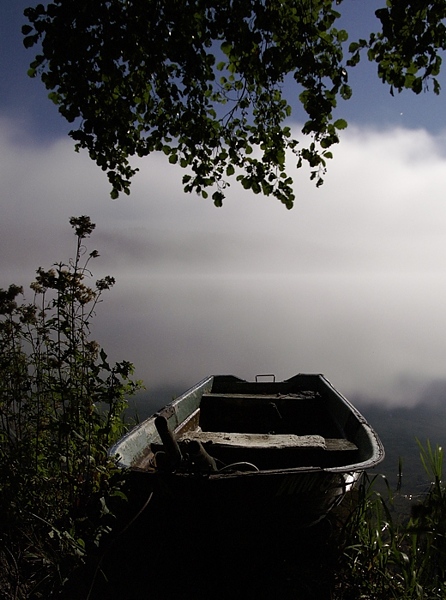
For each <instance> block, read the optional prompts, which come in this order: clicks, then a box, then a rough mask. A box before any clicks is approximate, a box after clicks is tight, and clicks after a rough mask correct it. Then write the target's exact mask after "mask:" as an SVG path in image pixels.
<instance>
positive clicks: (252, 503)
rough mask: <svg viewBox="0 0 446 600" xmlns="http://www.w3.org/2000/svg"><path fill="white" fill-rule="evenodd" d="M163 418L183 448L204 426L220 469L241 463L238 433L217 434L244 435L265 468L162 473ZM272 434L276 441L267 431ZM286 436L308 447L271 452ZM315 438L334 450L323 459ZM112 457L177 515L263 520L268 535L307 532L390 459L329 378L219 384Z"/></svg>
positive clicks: (142, 490)
mask: <svg viewBox="0 0 446 600" xmlns="http://www.w3.org/2000/svg"><path fill="white" fill-rule="evenodd" d="M228 390H229V391H228ZM241 392H243V395H242V394H241ZM305 394H306V395H305ZM311 394H313V396H314V397H313V396H311ZM310 396H311V398H310ZM271 398H272V400H271ZM273 413H274V414H273ZM275 413H277V414H278V416H275ZM159 415H163V416H164V418H165V419H166V422H167V423H168V427H169V429H170V430H171V431H172V433H173V436H174V437H175V438H176V439H178V438H180V439H181V436H183V438H184V437H186V438H187V435H188V432H196V431H198V432H200V431H201V427H200V424H201V425H203V427H204V428H205V429H206V431H207V432H209V433H207V437H206V439H208V438H209V437H211V438H212V436H214V438H215V440H216V443H214V444H212V443H209V444H208V445H206V448H208V449H209V451H210V452H212V453H213V454H214V456H216V457H217V459H218V458H224V459H226V457H228V456H229V457H232V456H233V455H235V456H237V452H238V451H239V448H238V447H236V448H235V449H234V448H233V447H232V446H231V443H232V444H234V443H235V444H237V443H238V442H234V440H233V439H231V434H230V433H228V434H224V435H223V434H221V433H212V432H214V431H219V430H220V429H222V430H223V431H228V430H229V431H231V430H233V431H238V432H243V433H237V434H233V435H232V438H235V439H236V440H237V439H239V438H237V437H236V436H240V435H242V436H243V439H245V437H246V438H247V439H248V441H249V439H252V440H254V441H253V442H252V445H251V447H247V446H246V447H243V448H241V450H240V452H241V453H242V454H243V453H244V454H243V456H244V457H245V458H246V457H248V459H249V461H251V459H253V460H254V461H255V462H256V464H257V465H260V468H258V467H257V466H255V465H254V464H253V463H251V462H249V461H248V460H242V461H241V462H240V463H234V464H235V466H233V468H232V469H229V470H226V469H225V468H223V469H216V470H211V469H208V470H205V471H199V470H198V471H197V470H184V469H183V470H182V469H181V468H178V469H172V470H171V471H169V470H168V471H167V472H166V471H165V472H163V471H161V470H160V469H158V468H156V466H155V463H156V460H154V457H155V453H156V449H157V448H158V449H159V448H160V447H161V448H162V447H163V446H162V444H161V439H160V437H159V434H158V431H157V429H156V426H155V420H156V418H157V417H158V418H159ZM231 415H232V416H231ZM231 419H232V421H231ZM274 419H276V420H274ZM217 426H218V427H217ZM272 427H274V430H275V431H274V432H273V433H271V432H270V431H269V429H271V428H272ZM280 428H281V429H280ZM253 432H257V433H253ZM297 434H298V435H297ZM308 434H316V435H313V436H309V435H308ZM287 436H288V437H289V436H291V437H293V436H294V437H293V439H294V438H296V439H298V440H303V439H304V438H305V444H304V446H305V447H303V446H302V442H299V443H301V446H300V447H292V446H291V447H287V446H286V445H285V446H284V447H283V448H282V447H279V446H280V445H278V444H277V443H275V445H274V447H273V448H272V446H271V440H272V441H273V442H276V440H277V439H281V440H282V439H284V438H286V437H287ZM259 437H260V438H261V439H262V440H263V439H264V440H266V441H265V442H264V444H266V445H265V446H264V447H263V446H262V447H258V440H259ZM310 437H312V438H317V439H319V438H321V439H322V441H323V442H324V443H325V442H326V443H327V444H328V445H327V446H324V449H321V448H320V447H318V445H317V444H316V442H314V441H312V440H310V442H308V438H310ZM221 438H227V439H228V440H229V441H227V442H226V445H225V444H223V445H221V444H220V439H221ZM203 439H205V438H203ZM339 441H341V442H343V446H342V449H341V450H338V449H337V447H336V448H335V449H334V451H333V448H331V446H333V443H334V442H336V443H338V442H339ZM160 444H161V445H160ZM219 444H220V445H219ZM308 444H310V447H309V446H308ZM330 444H331V446H330ZM348 444H350V446H348V447H347V446H346V445H348ZM328 446H330V448H331V450H330V449H327V448H328ZM344 446H345V447H346V448H347V450H345V448H344ZM351 448H354V450H351ZM219 452H220V454H219ZM234 453H235V454H234ZM111 454H113V455H119V457H120V459H121V462H120V464H121V466H124V467H130V470H131V488H132V491H133V492H136V493H137V494H142V496H144V495H147V494H148V493H150V492H151V491H154V492H155V494H156V495H157V497H158V498H162V499H163V503H164V505H165V507H166V508H167V509H168V510H171V511H173V512H175V513H176V514H177V515H178V514H182V515H183V516H187V517H189V518H190V517H191V516H192V515H196V516H198V515H201V516H206V517H207V518H209V519H211V520H212V521H214V522H215V521H216V520H220V521H222V522H225V520H229V519H234V518H236V519H239V520H240V523H243V522H246V521H247V520H254V521H255V520H257V521H260V522H262V523H263V524H264V525H265V524H266V523H267V522H268V521H272V523H277V521H278V519H281V520H282V521H284V522H287V523H293V525H294V526H297V527H307V526H309V525H312V524H314V523H316V522H318V521H319V520H320V519H321V518H323V517H324V516H325V515H326V514H327V513H328V512H329V511H330V510H332V509H333V508H334V507H335V506H336V505H337V504H339V502H340V501H341V500H342V498H343V497H344V495H345V494H346V493H347V492H349V491H350V490H351V489H352V488H353V486H354V485H355V483H356V482H357V481H358V479H359V478H360V476H361V474H362V473H363V472H364V470H366V469H370V468H373V467H374V466H375V465H376V464H378V463H379V462H380V461H381V460H382V459H383V457H384V449H383V447H382V444H381V442H380V440H379V438H378V436H377V434H376V433H375V432H374V430H373V429H372V428H371V426H370V425H369V424H368V423H367V422H366V420H365V419H364V417H363V416H362V415H361V414H360V413H359V412H358V411H357V409H356V408H354V407H353V406H352V405H351V404H350V403H349V402H348V401H347V400H346V399H345V398H344V397H343V396H342V395H340V394H339V393H338V392H337V391H336V390H335V389H334V388H333V387H332V386H331V384H330V383H329V382H328V381H327V380H326V379H325V378H324V377H323V376H321V375H297V376H295V377H293V378H291V379H290V380H286V381H285V382H279V383H277V384H276V383H275V382H272V383H270V384H267V385H264V384H261V385H258V384H256V383H255V382H245V381H243V380H240V379H238V378H235V377H232V376H212V377H209V378H207V379H205V380H203V381H202V382H200V383H199V384H197V385H196V386H194V387H193V388H191V390H188V391H187V392H186V393H185V394H183V395H182V396H180V397H179V398H178V399H176V400H175V401H174V402H173V403H171V404H170V405H168V406H167V407H165V408H164V409H162V410H161V411H159V413H157V415H156V416H155V415H154V416H153V417H151V418H149V419H147V420H146V421H145V422H143V423H142V424H141V425H140V426H138V427H137V428H135V430H133V431H131V432H130V433H129V434H128V435H127V436H125V438H123V439H122V440H121V441H120V442H119V443H118V444H117V445H116V446H115V447H114V448H112V450H111ZM253 457H254V458H253ZM294 457H297V458H294ZM302 457H304V458H302ZM299 461H301V462H303V464H300V463H299ZM237 465H238V466H237ZM229 466H230V467H231V466H232V465H229ZM254 467H255V468H254Z"/></svg>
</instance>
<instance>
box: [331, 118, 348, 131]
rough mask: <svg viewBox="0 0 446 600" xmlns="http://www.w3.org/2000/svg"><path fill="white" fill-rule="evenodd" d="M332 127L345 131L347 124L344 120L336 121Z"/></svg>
mask: <svg viewBox="0 0 446 600" xmlns="http://www.w3.org/2000/svg"><path fill="white" fill-rule="evenodd" d="M333 125H334V126H335V127H336V129H346V127H347V125H348V123H347V121H346V120H345V119H337V120H336V121H335V122H334V123H333Z"/></svg>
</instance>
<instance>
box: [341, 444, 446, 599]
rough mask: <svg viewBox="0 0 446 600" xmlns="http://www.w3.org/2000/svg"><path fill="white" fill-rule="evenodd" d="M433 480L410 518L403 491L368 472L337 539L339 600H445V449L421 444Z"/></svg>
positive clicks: (425, 466)
mask: <svg viewBox="0 0 446 600" xmlns="http://www.w3.org/2000/svg"><path fill="white" fill-rule="evenodd" d="M417 443H418V445H419V448H420V459H421V463H422V465H423V467H424V469H425V471H426V474H427V476H428V477H429V481H430V482H431V483H430V486H429V489H428V490H427V492H426V494H425V495H423V497H422V498H421V499H420V500H419V501H417V502H416V504H414V505H413V506H412V507H411V510H410V513H409V514H406V515H404V514H401V512H400V511H399V510H397V508H396V506H397V500H398V499H400V494H401V490H400V487H399V486H397V491H396V492H393V491H392V489H391V487H390V485H389V483H388V481H387V479H386V478H385V477H383V476H379V475H375V476H373V477H372V476H370V475H368V474H366V475H365V476H364V477H363V479H362V482H361V484H360V486H359V489H358V491H357V495H358V497H357V503H356V505H355V508H354V509H353V510H352V511H351V513H350V515H349V517H348V518H347V520H346V521H345V523H344V524H343V526H342V528H341V530H340V534H339V538H338V540H337V545H338V550H339V563H338V565H337V573H336V577H335V579H336V584H335V591H334V598H335V599H336V600H344V599H345V600H353V599H358V600H359V599H362V600H372V599H373V600H381V599H382V600H384V599H385V600H388V599H389V598H398V599H404V600H412V599H413V600H415V599H417V600H421V599H423V600H443V599H444V598H445V597H446V489H445V486H444V484H443V480H442V472H443V450H442V448H441V447H439V446H436V447H432V446H431V444H430V442H429V441H427V442H426V444H425V445H423V444H421V443H420V442H419V441H418V440H417Z"/></svg>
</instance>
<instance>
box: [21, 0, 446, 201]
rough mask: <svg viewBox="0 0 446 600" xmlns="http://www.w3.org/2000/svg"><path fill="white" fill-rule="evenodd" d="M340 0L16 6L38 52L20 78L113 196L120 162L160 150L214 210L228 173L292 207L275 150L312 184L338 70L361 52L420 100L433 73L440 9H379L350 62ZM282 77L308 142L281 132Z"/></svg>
mask: <svg viewBox="0 0 446 600" xmlns="http://www.w3.org/2000/svg"><path fill="white" fill-rule="evenodd" d="M341 2H342V0H337V1H336V2H333V1H332V0H298V1H296V0H268V1H265V0H214V1H213V2H209V1H208V0H169V2H162V1H160V0H95V1H94V2H91V1H89V0H75V1H74V0H54V1H53V2H52V3H49V4H48V5H47V6H46V7H45V6H43V5H42V4H39V5H38V6H36V7H35V8H28V9H27V10H26V11H25V15H26V16H27V18H28V20H29V23H30V25H25V26H24V27H23V33H24V35H25V37H24V43H25V46H26V47H32V46H34V45H35V44H41V53H39V54H37V56H36V57H35V59H34V60H33V62H32V63H31V66H30V70H29V74H30V75H31V76H33V77H34V76H36V75H40V77H41V78H42V81H43V82H44V84H45V86H46V87H47V89H48V90H50V93H49V97H50V99H51V100H52V101H53V102H55V104H57V105H58V107H59V110H60V112H61V113H62V115H63V116H64V117H65V118H66V119H67V120H68V121H69V122H70V123H73V124H74V125H73V129H72V131H71V132H70V135H71V137H72V138H73V139H74V140H75V141H76V148H77V149H80V148H86V149H87V150H88V152H89V154H90V157H91V158H92V159H93V160H94V161H95V162H96V163H97V164H98V165H99V166H100V167H101V168H102V169H103V170H104V171H106V172H107V175H108V178H109V180H110V183H111V185H112V192H111V195H112V197H117V196H118V195H119V193H120V192H125V193H127V194H128V193H129V191H130V180H131V178H132V176H133V175H134V174H135V172H136V169H135V168H134V167H133V166H131V164H130V162H129V158H130V157H132V156H140V157H142V156H146V155H148V154H150V153H152V152H154V151H161V152H164V153H165V154H166V155H167V157H168V160H169V162H170V163H173V164H175V163H178V164H180V165H181V167H183V168H185V169H187V173H186V174H185V175H184V177H183V185H184V189H185V191H186V192H192V191H195V192H198V193H199V194H201V195H202V196H204V197H207V196H208V191H207V190H209V189H210V190H212V199H213V201H214V203H215V204H216V205H217V206H220V205H221V204H222V201H223V199H224V195H225V188H226V187H227V185H228V179H229V178H231V177H232V176H235V177H236V179H237V180H238V181H239V182H240V183H241V185H242V186H243V187H244V188H245V189H251V190H252V191H253V192H254V193H263V194H266V195H272V196H275V197H276V198H278V199H279V200H280V201H281V202H283V203H284V204H285V205H286V206H287V207H288V208H291V207H292V206H293V203H294V199H295V197H294V192H293V187H292V184H293V181H292V179H291V177H289V176H288V174H287V172H286V170H285V158H286V155H287V153H289V152H288V151H292V152H293V153H294V154H295V156H296V165H297V167H300V166H302V164H303V163H308V164H309V166H310V168H311V178H312V179H314V180H315V182H316V185H320V184H321V183H322V181H323V179H322V177H323V174H324V172H325V168H326V161H327V159H329V158H332V153H331V150H330V148H331V146H332V145H333V144H335V143H337V142H338V141H339V139H338V131H339V130H341V129H344V128H345V127H346V126H347V123H346V121H345V120H344V119H337V120H335V119H334V118H333V109H334V108H335V107H336V105H337V102H338V99H339V98H343V99H349V98H350V96H351V93H352V90H351V88H350V87H349V85H348V72H347V69H348V68H350V67H353V66H355V65H356V64H357V63H358V61H359V58H360V51H361V50H362V49H367V50H368V58H369V59H370V60H375V61H376V62H377V63H378V74H379V77H380V78H381V79H382V80H383V81H385V82H386V83H389V84H390V85H391V86H392V88H391V89H392V90H393V89H397V90H401V89H402V88H404V87H406V88H407V87H409V88H411V89H413V90H414V91H416V92H419V91H420V90H421V89H422V87H423V84H424V82H425V81H426V80H427V79H428V78H429V77H435V76H436V75H437V74H438V72H439V67H440V63H441V59H440V57H439V56H438V53H437V51H438V49H444V45H445V41H444V38H445V34H444V29H445V28H444V25H443V23H442V21H443V19H444V13H445V10H446V9H445V7H444V2H442V1H440V0H436V1H434V2H429V3H427V4H426V3H425V2H423V1H421V0H415V1H409V2H407V1H401V0H398V1H392V0H389V1H388V2H387V7H386V8H383V9H381V10H379V11H377V16H378V18H379V20H380V22H381V24H382V31H381V32H378V33H372V34H371V36H370V39H369V40H368V41H366V40H358V41H356V42H352V43H351V44H350V49H349V53H348V57H347V59H345V58H344V50H345V46H346V42H347V39H348V37H349V36H348V33H347V32H346V31H345V30H344V29H339V28H337V27H336V21H337V19H338V18H339V17H340V16H341V15H340V12H338V5H340V4H341ZM377 25H378V22H377ZM287 78H293V79H294V80H295V83H296V96H297V97H298V100H299V101H300V104H301V106H302V108H303V115H306V116H305V117H304V118H303V119H302V120H303V121H304V125H303V129H302V132H303V133H304V134H307V135H308V136H309V137H310V142H309V143H308V144H307V145H305V146H304V145H300V144H299V143H298V141H297V140H296V139H295V138H293V137H292V134H291V130H290V128H289V126H288V125H289V118H290V116H291V104H290V102H291V103H292V101H291V100H290V101H289V100H288V99H286V98H285V97H284V93H283V86H284V82H285V80H286V79H287ZM434 90H435V91H436V92H438V91H439V85H438V82H437V81H436V80H434ZM299 117H301V115H299Z"/></svg>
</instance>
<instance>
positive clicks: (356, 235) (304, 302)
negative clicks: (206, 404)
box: [0, 120, 446, 403]
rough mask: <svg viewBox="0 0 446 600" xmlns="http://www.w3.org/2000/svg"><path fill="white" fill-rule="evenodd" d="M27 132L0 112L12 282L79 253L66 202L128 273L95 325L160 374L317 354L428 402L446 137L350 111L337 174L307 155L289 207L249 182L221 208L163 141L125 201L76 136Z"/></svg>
mask: <svg viewBox="0 0 446 600" xmlns="http://www.w3.org/2000/svg"><path fill="white" fill-rule="evenodd" d="M24 138H25V136H24V133H23V131H21V130H20V129H19V128H18V126H16V125H14V124H13V123H11V122H8V121H6V120H3V121H0V178H1V192H0V194H1V201H2V219H1V223H0V286H1V287H5V286H6V285H8V284H9V283H11V282H15V283H22V284H27V283H29V282H30V281H31V279H32V277H33V274H34V271H35V269H36V268H37V267H38V266H40V265H42V266H45V267H46V266H50V265H51V264H52V263H53V262H56V261H59V260H64V259H68V258H69V257H70V256H71V254H72V252H73V251H74V244H73V242H74V237H71V233H70V231H71V230H70V226H69V224H68V219H69V217H70V216H72V215H81V214H88V215H90V216H91V218H92V220H93V221H94V222H96V223H97V230H96V231H95V232H94V234H93V238H92V240H91V241H89V242H88V244H89V248H90V249H94V248H97V249H98V250H99V253H100V254H101V257H100V258H99V259H97V262H96V265H95V266H94V273H95V276H97V277H100V276H102V275H103V274H108V273H109V274H111V275H114V276H115V277H116V279H117V285H116V287H115V289H113V290H112V291H111V292H109V293H108V296H107V297H106V298H105V299H104V303H103V304H102V305H101V306H100V309H99V314H98V317H97V322H96V326H95V335H96V337H97V338H98V340H99V341H100V342H101V344H102V345H103V346H104V347H105V349H106V350H107V351H108V352H109V354H110V355H111V356H112V357H113V358H115V359H122V358H125V359H128V360H131V361H133V362H134V363H135V364H136V366H137V376H138V377H141V378H143V379H144V380H145V382H146V385H147V387H148V388H149V390H150V388H151V387H158V386H161V385H178V386H183V385H188V384H192V383H194V382H195V381H197V380H199V379H201V378H202V377H204V376H206V375H208V374H211V373H233V374H235V375H238V376H241V377H246V378H253V377H254V376H255V375H256V374H258V373H264V372H268V373H269V372H271V373H275V374H276V376H277V377H278V378H279V379H282V378H287V377H290V376H292V375H294V374H295V373H296V372H305V371H306V372H323V373H324V374H325V375H326V376H327V377H328V378H329V379H330V380H331V381H332V383H333V384H334V385H335V386H336V387H337V388H338V389H340V390H341V391H342V392H344V393H345V394H346V395H348V394H350V393H355V394H363V395H367V396H370V397H376V398H384V399H386V401H387V402H394V403H404V402H406V403H410V402H412V403H413V402H415V401H416V399H417V398H419V393H418V392H417V390H419V389H421V388H417V385H419V384H420V382H428V381H430V380H435V379H437V380H439V379H442V377H443V375H444V363H445V357H446V335H445V332H446V312H445V309H444V300H445V297H446V277H445V273H446V236H445V233H446V201H445V199H444V192H443V190H444V189H445V184H446V157H445V152H444V150H445V147H446V146H445V143H444V138H443V137H441V136H438V137H433V136H431V135H429V134H428V133H426V132H424V131H421V130H420V131H412V130H404V129H393V130H386V131H377V130H365V129H359V128H358V129H352V130H351V131H348V132H347V133H346V134H345V135H344V136H343V140H342V142H341V144H340V146H339V148H337V149H336V151H335V159H334V160H333V161H331V164H330V165H329V172H328V174H327V176H326V182H325V184H324V186H322V188H320V189H319V190H317V189H316V188H315V187H314V186H313V184H312V183H310V182H309V181H307V179H306V177H305V175H304V174H303V173H302V174H300V173H299V172H297V173H296V176H295V180H296V196H297V201H296V206H295V208H294V209H293V210H292V211H287V210H286V209H285V207H283V206H282V205H280V204H279V203H278V202H277V201H275V200H272V199H268V198H263V197H260V196H253V195H251V194H250V193H249V192H244V191H243V190H240V189H238V187H237V186H236V185H235V184H234V185H233V186H231V188H230V190H229V194H228V198H227V200H226V202H225V204H224V206H223V208H222V209H216V208H215V207H213V206H212V203H211V202H210V201H205V200H203V199H200V198H198V197H195V196H191V195H185V194H184V193H183V192H182V188H181V176H182V172H181V170H180V169H179V168H177V167H173V166H171V165H169V164H167V161H166V160H165V157H161V156H153V157H150V158H149V159H147V160H144V161H141V164H140V167H141V172H140V173H139V174H138V175H137V177H136V178H135V181H134V183H133V191H132V194H131V196H130V197H129V198H127V197H122V198H121V199H119V200H118V201H115V202H113V201H112V200H110V198H109V188H108V183H107V181H106V178H105V175H104V174H103V173H102V172H101V171H100V170H99V169H98V168H97V167H95V165H94V164H93V163H91V161H89V159H88V157H87V156H86V155H85V154H83V153H81V154H76V153H74V152H73V147H72V144H71V143H70V141H69V140H60V141H58V142H57V143H54V144H53V145H47V146H45V147H39V146H38V145H37V144H36V143H35V142H33V141H32V140H27V142H26V143H25V141H24ZM408 378H409V379H410V378H411V379H410V381H412V384H410V385H409V384H408V381H409V379H408ZM403 382H405V383H404V385H403ZM180 389H181V387H180ZM423 389H424V388H423ZM435 389H437V388H435ZM437 396H438V394H437Z"/></svg>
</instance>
